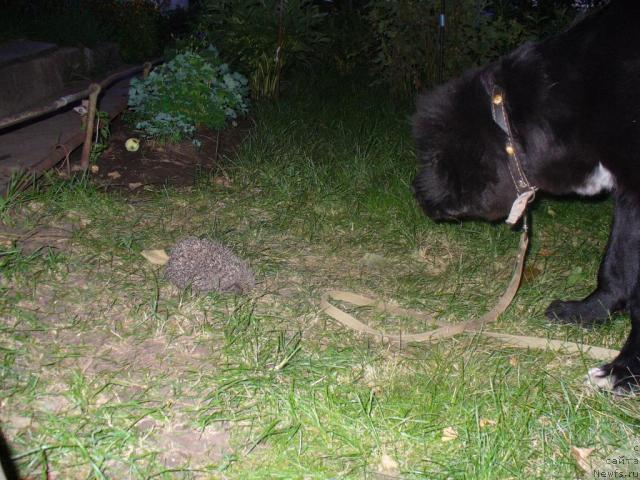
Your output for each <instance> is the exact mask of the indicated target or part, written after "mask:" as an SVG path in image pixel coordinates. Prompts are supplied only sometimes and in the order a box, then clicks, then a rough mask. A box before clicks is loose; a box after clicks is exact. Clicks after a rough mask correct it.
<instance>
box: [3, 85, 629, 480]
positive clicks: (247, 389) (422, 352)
mask: <svg viewBox="0 0 640 480" xmlns="http://www.w3.org/2000/svg"><path fill="white" fill-rule="evenodd" d="M346 83H347V82H343V83H342V84H341V85H338V84H335V83H331V82H322V83H321V82H319V81H316V82H313V81H309V82H301V83H300V85H305V86H304V87H298V88H293V87H292V88H291V89H290V90H289V91H288V92H286V94H285V95H283V98H282V99H281V100H280V101H279V102H278V103H263V104H258V105H254V110H253V114H254V116H255V120H256V127H255V129H254V131H253V132H252V134H251V135H250V137H249V138H248V139H247V140H246V141H245V142H244V145H243V146H242V148H241V150H240V151H239V152H238V154H237V155H234V156H230V157H228V158H225V159H224V161H222V162H221V163H220V164H219V165H218V166H217V168H216V169H215V171H213V172H202V174H201V175H200V176H199V178H198V181H197V183H196V185H195V186H194V187H191V188H184V187H183V188H169V187H167V188H155V189H150V190H147V191H145V192H144V193H142V194H135V195H129V194H127V195H125V194H119V193H113V192H112V193H107V192H104V191H101V190H100V189H99V188H97V187H95V186H94V185H92V183H91V181H90V180H89V179H87V178H77V179H75V180H71V181H65V182H61V181H54V180H49V181H48V182H45V184H46V185H43V186H41V187H38V188H35V189H33V190H31V191H29V192H27V193H23V194H17V195H14V196H13V197H11V198H10V199H9V200H7V201H5V202H4V203H2V204H0V216H1V217H2V219H3V221H4V222H5V223H6V224H8V225H10V226H12V227H15V228H25V227H36V226H43V225H44V226H48V227H49V228H58V229H63V231H65V232H71V236H70V238H69V241H67V242H63V241H61V242H59V247H60V248H58V249H55V250H53V249H41V250H39V251H36V252H34V253H29V252H28V250H23V251H21V250H20V249H19V248H15V246H14V244H13V243H12V242H11V241H6V239H5V241H4V242H3V246H2V247H0V248H1V249H2V250H0V268H1V269H2V279H1V283H0V293H1V298H0V320H1V321H0V382H1V385H2V388H1V389H0V422H1V427H2V431H3V432H4V434H5V436H6V437H7V439H8V441H9V442H10V444H11V447H12V449H13V454H14V459H15V461H16V463H17V465H18V466H19V468H20V470H21V472H22V474H23V475H24V476H25V478H33V479H35V478H42V479H47V478H48V479H87V478H90V479H93V478H95V479H105V478H108V479H123V478H132V479H150V478H154V479H173V478H185V479H191V478H229V479H251V478H256V479H257V478H260V479H262V478H286V479H289V478H305V479H327V478H371V479H388V478H403V479H413V478H425V479H449V478H450V479H508V478H511V479H523V478H527V479H548V478H563V479H564V478H566V479H569V478H583V477H584V478H597V476H596V475H595V474H594V470H595V471H597V472H604V473H603V474H610V475H613V474H614V473H615V472H618V474H625V475H627V478H640V473H635V472H640V467H639V466H638V465H636V464H637V463H640V434H639V426H640V406H639V405H638V402H637V400H635V399H633V398H622V397H613V396H611V395H608V394H604V393H601V392H597V391H594V390H593V389H591V388H589V387H587V386H585V385H583V377H584V375H585V373H586V371H587V369H588V368H590V367H591V366H594V365H595V364H596V363H597V362H595V361H593V360H591V359H589V358H587V357H584V356H581V355H575V354H574V355H570V354H563V353H553V352H546V351H527V350H523V349H511V348H506V347H504V346H503V345H500V344H497V343H495V342H492V341H491V340H489V339H487V338H484V337H480V336H477V335H462V336H458V337H456V338H454V339H450V340H445V341H442V342H440V343H437V344H434V345H422V344H409V345H407V344H402V345H384V344H380V343H379V342H377V341H376V340H375V339H372V338H366V337H362V336H359V335H356V334H353V333H352V332H349V331H346V330H345V329H344V328H343V327H341V326H340V325H338V324H336V323H335V322H334V321H333V320H332V319H331V318H329V317H327V316H325V315H324V314H322V313H321V312H320V310H319V299H320V297H321V295H322V293H323V292H324V291H326V290H327V289H332V288H339V289H344V290H351V291H354V292H357V293H360V294H365V295H375V296H379V297H382V298H384V299H386V300H394V301H396V302H398V303H399V304H400V305H402V306H405V307H411V308H414V309H419V310H423V311H427V312H433V313H435V314H436V315H437V316H438V317H439V318H441V319H443V320H447V321H458V320H465V319H468V318H471V317H473V316H478V315H481V314H482V313H484V312H485V311H486V310H487V309H489V308H491V306H492V305H493V303H495V301H496V300H497V298H498V297H499V296H500V294H501V293H502V291H503V289H504V288H505V286H506V284H507V282H508V280H509V278H510V275H511V266H512V263H513V257H514V255H515V250H516V248H517V244H518V234H517V232H513V231H511V230H510V229H509V228H508V227H507V226H506V225H488V224H484V223H475V222H469V223H464V224H438V223H434V222H432V221H431V220H428V219H426V218H425V217H424V216H423V215H422V214H421V212H420V211H419V209H418V208H417V206H416V205H415V204H414V202H413V200H412V197H411V193H410V190H409V184H410V181H411V178H412V175H413V173H414V171H415V154H414V151H413V145H412V142H411V138H410V128H409V122H408V117H409V115H410V109H409V108H405V107H399V106H397V105H396V106H394V105H392V104H391V103H385V101H384V100H383V99H384V98H386V95H384V92H378V91H376V90H372V89H367V88H363V89H357V88H351V89H350V88H348V87H345V84H346ZM611 210H612V205H611V203H610V202H608V201H607V200H601V201H590V202H586V201H582V200H579V199H568V200H563V201H559V200H554V199H540V200H538V201H537V203H536V205H535V208H534V209H533V212H532V217H533V230H532V240H531V242H532V245H531V248H530V252H529V257H528V260H527V266H526V270H525V276H524V280H523V283H522V285H521V288H520V291H519V293H518V295H517V297H516V299H515V301H514V302H513V304H512V305H511V306H510V307H509V309H508V310H507V311H506V312H505V314H504V315H503V316H502V317H501V318H500V319H499V320H498V321H497V322H496V323H495V324H494V325H492V326H491V330H494V331H501V332H507V333H513V334H519V335H537V336H540V337H545V338H547V337H548V338H555V339H560V340H570V341H579V342H585V343H588V344H592V345H598V346H605V347H610V348H617V347H619V346H620V345H621V344H622V342H623V341H624V338H625V337H626V334H627V332H628V328H629V326H628V318H627V317H626V316H624V315H620V316H615V317H614V318H612V319H611V322H610V323H608V324H607V325H606V326H604V327H600V328H597V329H592V330H585V329H582V328H579V327H572V326H558V325H552V324H549V323H548V322H547V320H546V319H545V317H544V309H545V308H546V306H547V305H548V303H549V302H550V301H551V300H553V299H555V298H573V297H580V296H581V295H585V294H587V293H589V291H590V290H591V289H592V288H593V286H594V282H595V274H596V271H597V267H598V264H599V260H600V257H601V254H602V252H603V251H604V247H605V244H606V240H607V234H608V231H609V223H610V216H611ZM39 228H44V227H39ZM189 235H196V236H201V237H206V238H210V239H213V240H217V241H220V242H222V243H224V244H226V245H228V246H230V247H231V248H232V249H233V250H234V252H235V253H236V254H237V255H239V256H240V257H242V258H244V259H246V260H247V261H248V262H249V264H250V266H251V268H252V269H253V271H254V272H255V274H256V277H257V280H258V285H257V287H256V288H255V289H254V290H253V291H252V292H250V293H249V294H246V295H232V294H220V295H217V294H209V295H196V294H195V293H192V292H190V291H179V290H177V289H176V288H175V287H173V286H171V285H170V284H169V283H168V282H167V281H166V280H165V279H164V277H163V274H162V268H161V267H158V266H155V265H153V264H151V263H149V262H147V261H146V260H145V259H144V258H143V257H142V256H141V254H140V252H141V251H143V250H146V249H156V248H164V249H169V248H170V247H171V245H173V244H174V243H175V242H176V241H177V240H179V239H181V238H184V237H186V236H189ZM343 307H344V308H348V306H347V305H344V306H343ZM357 314H358V316H359V317H360V318H364V319H367V320H368V321H369V322H370V323H372V324H375V325H376V326H377V327H380V328H385V326H386V328H389V329H392V330H393V329H394V328H395V329H396V330H397V329H398V328H400V326H401V327H402V328H403V329H404V330H405V331H410V332H417V331H422V330H424V329H425V328H428V326H425V325H421V324H420V325H418V324H416V322H415V321H411V320H409V319H406V318H395V317H392V318H386V317H384V316H382V315H379V314H376V313H375V312H372V311H368V310H367V309H358V310H357ZM577 449H593V450H592V451H589V450H577ZM621 459H626V460H625V461H624V462H621V461H620V460H621ZM612 460H613V461H612ZM633 475H637V476H633ZM612 478H620V477H612Z"/></svg>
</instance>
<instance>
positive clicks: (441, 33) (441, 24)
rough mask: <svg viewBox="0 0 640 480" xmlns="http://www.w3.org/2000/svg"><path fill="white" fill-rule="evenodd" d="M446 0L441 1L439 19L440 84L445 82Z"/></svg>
mask: <svg viewBox="0 0 640 480" xmlns="http://www.w3.org/2000/svg"><path fill="white" fill-rule="evenodd" d="M445 19H446V17H445V0H441V1H440V16H439V17H438V83H442V81H443V80H444V30H445Z"/></svg>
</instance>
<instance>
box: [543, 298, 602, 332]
mask: <svg viewBox="0 0 640 480" xmlns="http://www.w3.org/2000/svg"><path fill="white" fill-rule="evenodd" d="M544 314H545V316H546V317H547V318H548V319H549V320H551V321H552V322H556V323H565V324H567V323H575V324H578V325H582V326H584V327H593V326H596V325H600V324H602V323H604V322H605V321H606V320H607V319H608V318H609V311H608V310H607V309H606V308H605V307H603V306H602V305H601V304H600V303H595V304H594V302H585V301H566V302H564V301H561V300H554V301H553V302H551V304H550V305H549V306H548V307H547V310H546V311H545V312H544Z"/></svg>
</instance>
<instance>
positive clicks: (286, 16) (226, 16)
mask: <svg viewBox="0 0 640 480" xmlns="http://www.w3.org/2000/svg"><path fill="white" fill-rule="evenodd" d="M324 17H325V15H324V14H323V13H321V12H320V11H319V9H318V6H317V5H314V4H313V2H311V1H310V0H203V15H202V17H201V24H200V27H199V28H200V29H201V30H202V31H204V32H206V34H207V35H208V36H209V38H211V39H212V41H213V43H215V45H217V46H219V47H220V49H221V51H222V53H223V54H224V56H225V58H229V59H230V60H231V61H232V62H234V64H237V65H239V66H240V68H242V70H243V71H246V72H248V73H249V81H250V86H251V92H252V93H253V96H254V97H263V96H264V97H275V96H277V94H278V88H279V84H280V78H281V75H282V72H283V71H285V70H287V69H289V68H293V67H298V68H300V67H306V66H308V65H309V64H310V62H311V60H312V59H313V58H314V57H316V56H317V54H318V50H319V48H320V46H321V45H323V44H326V43H327V41H328V38H327V37H326V35H325V34H324V33H323V32H322V30H321V27H322V24H323V20H324Z"/></svg>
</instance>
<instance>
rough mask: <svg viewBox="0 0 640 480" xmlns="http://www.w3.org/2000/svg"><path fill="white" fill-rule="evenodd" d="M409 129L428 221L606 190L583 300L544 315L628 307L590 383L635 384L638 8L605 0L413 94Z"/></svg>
mask: <svg viewBox="0 0 640 480" xmlns="http://www.w3.org/2000/svg"><path fill="white" fill-rule="evenodd" d="M413 134H414V137H415V139H416V142H417V148H418V156H419V159H420V162H421V170H420V171H419V173H418V175H417V176H416V178H415V180H414V182H413V190H414V193H415V196H416V198H417V200H418V202H419V203H420V205H421V207H422V208H423V209H424V211H425V212H426V214H427V215H429V216H430V217H432V218H434V219H464V218H481V219H485V220H490V221H495V220H499V219H501V218H504V217H506V216H507V214H509V212H510V209H512V205H513V204H514V201H515V200H516V198H518V197H521V198H520V200H521V203H522V202H524V203H525V204H526V201H527V198H528V197H529V196H530V194H531V193H532V192H533V191H535V190H540V191H541V192H549V193H551V194H555V195H559V194H568V193H578V194H581V195H594V194H597V193H599V192H601V191H603V190H608V191H611V193H612V195H613V197H614V199H615V212H614V219H613V225H612V229H611V234H610V237H609V242H608V245H607V249H606V252H605V255H604V259H603V260H602V263H601V265H600V269H599V272H598V287H597V288H596V290H595V291H594V292H593V293H591V294H590V295H589V296H588V297H586V298H585V299H583V300H580V301H559V300H556V301H554V302H552V303H551V305H550V306H549V308H548V309H547V312H546V314H547V316H548V317H549V318H550V319H552V320H555V321H560V322H577V323H582V324H597V323H600V322H603V321H605V320H606V319H607V318H608V317H609V313H610V312H614V311H618V310H627V311H628V312H629V314H630V317H631V333H630V335H629V338H628V339H627V341H626V343H625V344H624V346H623V348H622V350H621V351H620V353H619V355H618V356H617V357H616V358H615V359H614V360H613V361H612V362H611V363H609V364H607V365H604V366H602V367H600V368H593V369H591V370H590V371H589V378H590V380H591V381H592V382H593V383H595V384H597V385H598V386H600V387H603V388H606V389H610V390H616V391H625V390H627V391H628V390H633V389H635V388H636V387H638V385H640V1H638V0H611V2H609V3H608V4H607V5H606V6H605V7H603V8H602V9H600V10H599V11H596V12H594V13H592V14H591V15H589V16H587V17H586V18H584V19H583V20H582V21H581V22H579V23H577V24H575V25H573V26H572V27H571V28H570V29H569V30H567V31H566V32H564V33H562V34H560V35H557V36H555V37H553V38H550V39H548V40H545V41H543V42H540V43H535V44H525V45H523V46H522V47H520V48H518V49H517V50H515V51H514V52H513V53H511V54H510V55H508V56H506V57H503V58H502V59H500V60H499V61H497V62H495V63H492V64H490V65H488V66H486V67H484V68H481V69H477V70H474V71H470V72H468V73H466V74H465V75H463V76H462V77H461V78H459V79H456V80H454V81H451V82H449V83H447V84H445V85H443V86H441V87H439V88H437V89H436V90H434V91H433V92H431V93H429V94H427V95H425V96H423V97H421V98H420V99H419V101H418V105H417V112H416V114H415V115H414V117H413ZM515 210H516V209H514V210H513V211H512V212H513V218H511V220H517V217H518V216H519V215H518V212H517V211H515Z"/></svg>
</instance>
